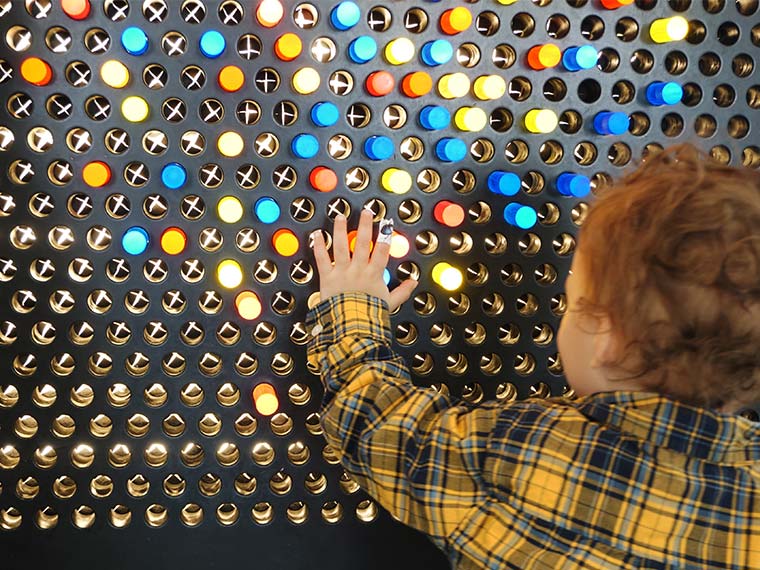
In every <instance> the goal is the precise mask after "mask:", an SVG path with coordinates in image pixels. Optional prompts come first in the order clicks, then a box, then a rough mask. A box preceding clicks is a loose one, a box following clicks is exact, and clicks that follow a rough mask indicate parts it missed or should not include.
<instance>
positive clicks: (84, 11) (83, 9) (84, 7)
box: [61, 0, 90, 20]
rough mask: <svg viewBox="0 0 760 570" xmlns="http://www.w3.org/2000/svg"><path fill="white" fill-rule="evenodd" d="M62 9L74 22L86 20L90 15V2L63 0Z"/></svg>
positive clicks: (87, 0) (86, 0)
mask: <svg viewBox="0 0 760 570" xmlns="http://www.w3.org/2000/svg"><path fill="white" fill-rule="evenodd" d="M61 9H62V10H63V13H64V14H66V15H67V16H68V17H69V18H71V19H72V20H84V19H85V18H86V17H87V16H89V15H90V0H61Z"/></svg>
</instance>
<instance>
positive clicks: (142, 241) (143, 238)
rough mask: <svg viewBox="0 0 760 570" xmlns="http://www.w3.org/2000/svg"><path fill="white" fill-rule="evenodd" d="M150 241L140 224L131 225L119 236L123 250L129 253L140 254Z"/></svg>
mask: <svg viewBox="0 0 760 570" xmlns="http://www.w3.org/2000/svg"><path fill="white" fill-rule="evenodd" d="M149 243H150V236H149V235H148V232H146V231H145V230H144V229H143V228H141V227H140V226H132V227H131V228H129V229H128V230H127V231H125V232H124V235H123V236H122V238H121V247H123V248H124V251H125V252H127V253H128V254H130V255H140V254H141V253H143V252H144V251H145V250H146V249H148V244H149Z"/></svg>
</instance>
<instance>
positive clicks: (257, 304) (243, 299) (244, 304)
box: [235, 291, 262, 321]
mask: <svg viewBox="0 0 760 570" xmlns="http://www.w3.org/2000/svg"><path fill="white" fill-rule="evenodd" d="M235 308H236V309H237V312H238V315H240V318H241V319H245V320H246V321H253V320H255V319H258V318H259V316H261V310H262V306H261V300H260V299H259V296H258V295H257V294H256V293H254V292H253V291H241V292H240V293H238V294H237V296H236V297H235Z"/></svg>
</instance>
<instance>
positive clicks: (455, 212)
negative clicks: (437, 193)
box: [433, 200, 465, 228]
mask: <svg viewBox="0 0 760 570" xmlns="http://www.w3.org/2000/svg"><path fill="white" fill-rule="evenodd" d="M433 217H434V218H435V221H436V222H438V223H439V224H443V225H444V226H447V227H449V228H455V227H457V226H460V225H462V223H463V222H464V218H465V212H464V208H463V207H462V206H460V205H459V204H457V203H455V202H452V201H450V200H441V201H440V202H438V203H437V204H436V205H435V207H434V208H433Z"/></svg>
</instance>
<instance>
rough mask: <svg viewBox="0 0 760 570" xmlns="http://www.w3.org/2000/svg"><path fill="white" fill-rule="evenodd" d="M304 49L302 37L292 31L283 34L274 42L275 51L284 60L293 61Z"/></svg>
mask: <svg viewBox="0 0 760 570" xmlns="http://www.w3.org/2000/svg"><path fill="white" fill-rule="evenodd" d="M302 50H303V43H301V38H299V37H298V36H297V35H296V34H293V33H290V32H288V33H287V34H282V35H281V36H280V37H279V38H277V40H276V41H275V42H274V53H275V55H276V56H277V57H278V58H280V59H281V60H282V61H293V60H294V59H295V58H297V57H298V56H299V55H301V51H302Z"/></svg>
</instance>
